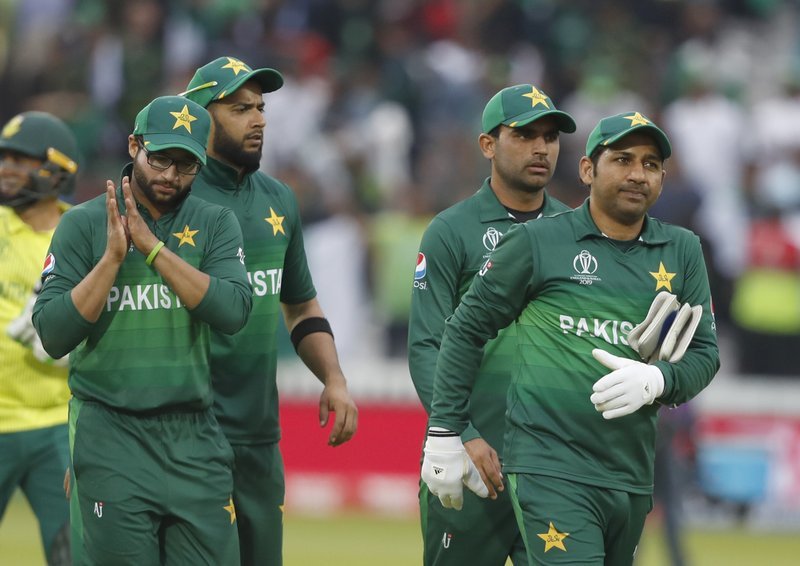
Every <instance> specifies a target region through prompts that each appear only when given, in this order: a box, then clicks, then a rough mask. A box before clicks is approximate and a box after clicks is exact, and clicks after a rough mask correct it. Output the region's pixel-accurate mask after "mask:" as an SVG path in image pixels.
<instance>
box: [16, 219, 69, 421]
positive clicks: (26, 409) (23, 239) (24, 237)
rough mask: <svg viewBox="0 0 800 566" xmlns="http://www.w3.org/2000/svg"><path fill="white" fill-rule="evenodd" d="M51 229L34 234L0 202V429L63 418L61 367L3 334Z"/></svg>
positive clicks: (36, 273) (33, 278)
mask: <svg viewBox="0 0 800 566" xmlns="http://www.w3.org/2000/svg"><path fill="white" fill-rule="evenodd" d="M58 204H59V207H60V208H61V209H62V211H64V210H66V209H67V208H68V205H67V204H64V203H58ZM54 231H55V230H48V231H45V232H36V231H34V230H33V229H32V228H31V227H30V226H29V225H28V224H26V223H25V222H23V221H22V219H21V218H20V217H19V216H18V215H17V213H16V212H14V210H13V209H11V208H9V207H6V206H0V433H7V432H18V431H23V430H32V429H38V428H46V427H49V426H54V425H58V424H63V423H66V422H67V402H68V401H69V397H70V392H69V387H68V386H67V373H68V370H67V368H60V367H54V366H51V365H48V364H44V363H42V362H40V361H38V360H37V359H36V358H35V357H34V356H33V353H32V351H31V350H30V349H29V348H26V347H25V346H23V345H21V344H19V343H18V342H16V341H15V340H13V339H12V338H10V337H9V336H8V334H6V329H7V328H8V325H9V323H11V321H12V320H14V319H15V318H17V317H18V316H19V315H20V314H21V313H22V309H23V308H24V307H25V303H26V302H27V301H28V298H29V297H30V296H31V293H32V292H33V287H34V285H35V284H36V282H37V281H38V280H39V278H40V277H41V274H42V266H43V264H44V259H45V256H46V255H47V250H48V248H49V246H50V239H51V238H52V236H53V232H54Z"/></svg>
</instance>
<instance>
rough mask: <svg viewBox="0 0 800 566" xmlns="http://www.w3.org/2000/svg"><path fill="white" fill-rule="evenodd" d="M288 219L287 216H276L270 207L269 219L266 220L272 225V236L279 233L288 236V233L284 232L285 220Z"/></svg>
mask: <svg viewBox="0 0 800 566" xmlns="http://www.w3.org/2000/svg"><path fill="white" fill-rule="evenodd" d="M284 218H286V217H285V216H278V215H277V214H275V211H274V210H272V207H271V206H270V207H269V218H265V219H264V220H266V221H267V222H268V223H269V224H271V225H272V235H273V236H276V235H277V234H278V232H280V233H281V234H283V235H284V236H285V235H286V232H285V231H284V230H283V219H284Z"/></svg>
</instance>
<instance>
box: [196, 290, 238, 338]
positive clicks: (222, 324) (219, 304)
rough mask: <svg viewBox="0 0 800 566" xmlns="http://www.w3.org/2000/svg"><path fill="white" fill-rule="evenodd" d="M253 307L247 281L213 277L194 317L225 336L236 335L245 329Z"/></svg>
mask: <svg viewBox="0 0 800 566" xmlns="http://www.w3.org/2000/svg"><path fill="white" fill-rule="evenodd" d="M252 306H253V293H252V290H251V288H250V285H248V284H247V282H246V280H245V279H242V280H235V279H231V280H228V279H223V278H220V277H212V278H211V279H210V282H209V286H208V291H207V292H206V294H205V296H204V297H203V299H202V301H200V304H199V305H197V307H196V308H194V309H193V310H192V316H193V317H196V318H198V319H200V320H202V321H203V322H206V323H208V325H209V326H211V328H213V329H214V330H217V331H219V332H222V333H224V334H234V333H236V332H238V331H239V330H241V329H242V327H244V325H245V324H246V323H247V320H248V318H249V317H250V310H251V308H252Z"/></svg>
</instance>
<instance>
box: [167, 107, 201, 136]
mask: <svg viewBox="0 0 800 566" xmlns="http://www.w3.org/2000/svg"><path fill="white" fill-rule="evenodd" d="M170 114H172V117H173V118H175V124H174V125H173V126H172V129H173V130H176V129H178V128H180V127H181V126H183V127H184V128H186V131H187V132H189V133H190V134H191V133H192V122H194V121H195V120H197V118H195V117H194V116H192V115H191V114H189V106H188V105H186V104H184V105H183V108H182V109H181V111H180V112H170Z"/></svg>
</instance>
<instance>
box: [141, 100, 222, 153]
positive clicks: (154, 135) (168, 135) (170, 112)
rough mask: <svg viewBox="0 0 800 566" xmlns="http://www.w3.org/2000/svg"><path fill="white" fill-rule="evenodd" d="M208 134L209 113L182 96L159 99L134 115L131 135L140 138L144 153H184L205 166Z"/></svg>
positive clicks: (209, 129) (209, 127) (209, 126)
mask: <svg viewBox="0 0 800 566" xmlns="http://www.w3.org/2000/svg"><path fill="white" fill-rule="evenodd" d="M210 131H211V116H210V115H209V113H208V110H206V109H205V108H203V107H202V106H200V105H199V104H197V103H195V102H192V101H191V100H189V99H187V98H184V97H182V96H161V97H159V98H156V99H155V100H153V101H152V102H151V103H150V104H148V105H147V106H145V107H144V108H142V110H141V112H139V114H137V116H136V124H135V126H134V128H133V135H135V136H142V138H143V139H144V146H145V148H146V149H147V151H161V150H164V149H170V148H179V149H185V150H186V151H188V152H190V153H191V154H193V155H194V156H195V157H197V159H199V160H200V162H201V163H203V164H204V165H205V163H206V146H207V145H208V134H209V132H210Z"/></svg>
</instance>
